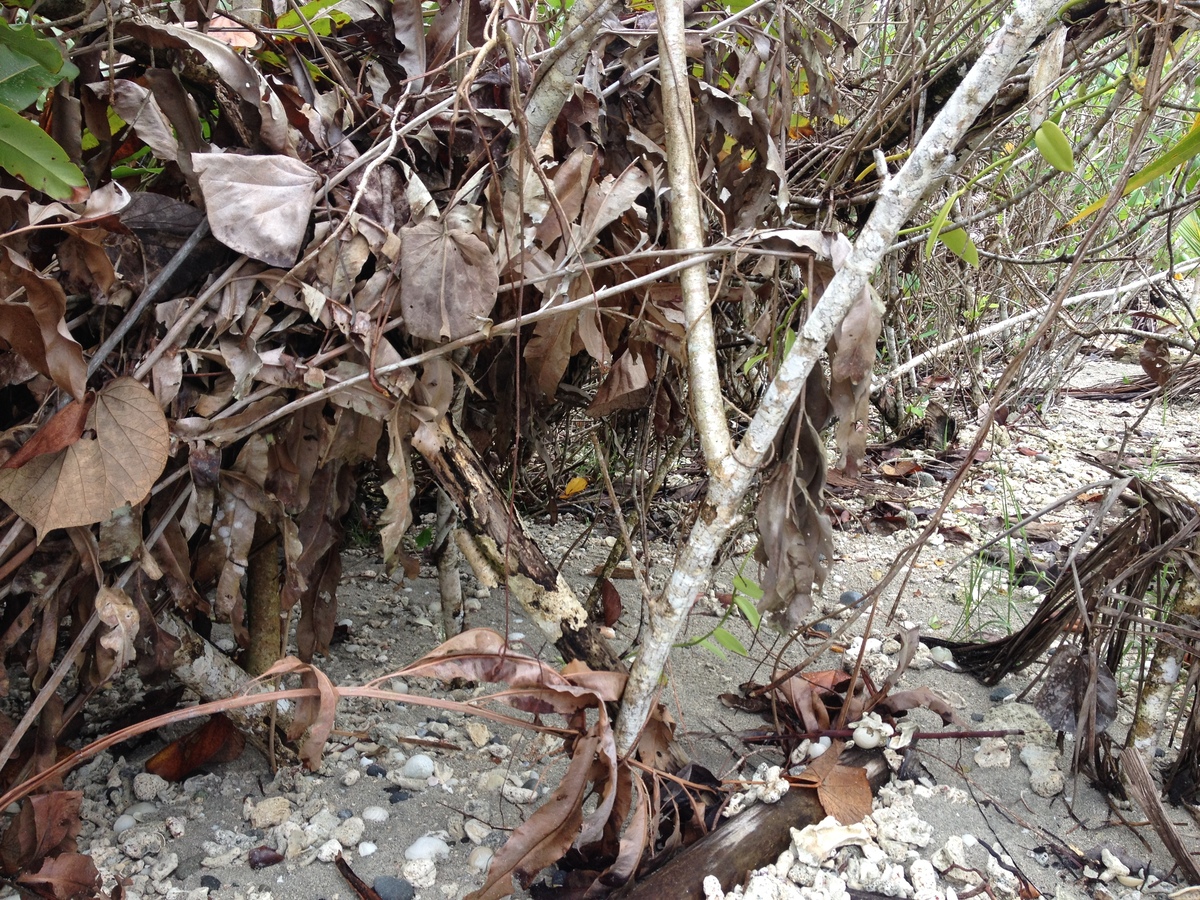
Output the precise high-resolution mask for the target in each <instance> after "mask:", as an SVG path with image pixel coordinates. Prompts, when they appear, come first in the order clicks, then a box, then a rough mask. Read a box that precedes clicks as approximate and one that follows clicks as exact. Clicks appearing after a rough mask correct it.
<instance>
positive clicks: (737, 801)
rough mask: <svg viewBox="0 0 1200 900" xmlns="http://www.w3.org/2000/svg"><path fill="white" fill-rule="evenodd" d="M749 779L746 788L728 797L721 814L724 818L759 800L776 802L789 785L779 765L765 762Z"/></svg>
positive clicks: (734, 814)
mask: <svg viewBox="0 0 1200 900" xmlns="http://www.w3.org/2000/svg"><path fill="white" fill-rule="evenodd" d="M751 781H752V783H751V784H750V785H749V786H748V787H747V788H746V790H744V791H739V792H738V793H736V794H734V795H733V796H732V797H730V798H729V802H728V803H727V804H726V805H725V809H724V810H723V811H722V813H721V815H723V816H725V817H726V818H729V817H731V816H736V815H737V814H738V813H740V812H741V811H742V810H744V809H746V808H747V807H750V806H753V805H754V804H755V803H757V802H758V801H759V800H761V801H762V802H763V803H778V802H779V800H780V799H781V798H782V797H783V795H784V794H786V793H787V792H788V788H789V787H791V785H789V784H788V781H787V779H786V778H784V777H783V769H781V768H780V767H779V766H768V765H767V764H766V763H763V764H762V765H760V766H759V767H758V768H757V769H755V770H754V777H753V779H751Z"/></svg>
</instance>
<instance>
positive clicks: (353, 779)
mask: <svg viewBox="0 0 1200 900" xmlns="http://www.w3.org/2000/svg"><path fill="white" fill-rule="evenodd" d="M361 777H362V773H361V772H359V771H358V769H351V770H350V771H349V772H347V773H346V774H345V775H343V776H342V784H343V785H345V786H346V787H354V785H356V784H358V779H359V778H361Z"/></svg>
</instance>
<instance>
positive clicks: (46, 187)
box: [0, 106, 89, 202]
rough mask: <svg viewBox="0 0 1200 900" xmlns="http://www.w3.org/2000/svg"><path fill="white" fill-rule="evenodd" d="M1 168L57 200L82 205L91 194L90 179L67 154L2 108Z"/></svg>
mask: <svg viewBox="0 0 1200 900" xmlns="http://www.w3.org/2000/svg"><path fill="white" fill-rule="evenodd" d="M0 168H2V169H4V170H5V171H7V172H11V173H12V174H13V175H16V176H17V177H18V178H20V179H21V180H22V181H24V182H25V183H26V184H27V185H29V186H30V187H31V188H34V189H36V190H39V191H44V192H45V193H47V194H49V195H50V196H51V197H54V198H55V199H56V200H69V201H72V202H79V201H82V200H84V199H85V198H86V197H87V195H88V193H89V191H88V186H87V179H86V178H84V177H83V173H82V172H80V171H79V168H78V167H77V166H76V165H75V164H74V163H72V162H71V160H70V159H69V158H68V157H67V151H65V150H64V149H63V148H62V147H60V146H58V144H57V143H55V141H54V139H53V138H52V137H50V135H48V134H46V132H44V131H42V129H40V128H38V126H37V125H35V124H34V123H33V122H30V121H29V120H28V119H26V118H24V117H23V116H22V115H21V114H20V113H18V112H16V111H15V110H12V109H10V108H9V107H7V106H0Z"/></svg>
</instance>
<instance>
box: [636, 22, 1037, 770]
mask: <svg viewBox="0 0 1200 900" xmlns="http://www.w3.org/2000/svg"><path fill="white" fill-rule="evenodd" d="M1060 5H1061V4H1060V3H1059V2H1058V0H1019V2H1018V3H1017V4H1016V7H1015V9H1014V10H1013V13H1012V14H1011V15H1010V16H1009V17H1008V19H1007V20H1006V21H1005V23H1004V24H1003V25H1002V26H1001V28H1000V29H999V30H998V31H997V32H996V34H995V36H994V37H993V38H992V40H991V41H990V42H989V44H988V46H987V49H985V50H984V52H983V54H982V55H981V56H980V57H979V60H978V61H977V62H976V63H975V65H974V66H973V67H972V68H971V71H970V72H968V73H967V75H966V77H964V78H963V80H962V82H961V83H960V84H959V86H958V89H957V90H956V91H955V92H954V95H953V96H952V97H951V98H950V101H949V102H948V103H947V104H946V106H945V107H944V108H943V109H942V111H941V112H940V113H939V114H938V117H937V119H935V120H934V122H933V123H932V125H931V126H930V128H929V130H928V131H927V132H926V133H925V136H924V137H923V138H922V139H921V141H920V143H918V144H917V146H916V147H915V148H914V150H913V153H912V155H911V156H910V157H909V159H908V161H907V162H906V163H905V164H904V166H903V168H901V170H900V171H899V172H898V173H897V174H896V175H895V176H893V177H891V178H888V179H887V180H886V181H885V183H884V185H883V187H882V189H881V190H880V193H879V199H878V201H877V202H876V204H875V209H874V210H873V212H872V213H871V217H870V218H869V219H868V221H867V224H866V227H865V228H864V229H863V231H862V233H861V234H860V235H859V238H858V240H857V241H856V242H855V245H854V250H853V251H852V252H851V254H850V256H849V258H847V260H846V262H845V264H844V265H843V266H842V268H841V269H840V270H839V271H838V273H837V274H836V275H835V276H834V278H833V280H832V281H831V282H830V283H829V286H828V287H827V288H826V289H825V292H824V294H823V295H822V296H821V299H820V301H819V302H818V303H817V305H816V306H815V307H814V309H813V311H812V314H811V315H810V316H809V317H808V319H807V321H806V322H805V323H804V326H803V328H802V329H801V331H800V334H799V335H798V336H797V338H796V341H795V343H794V344H793V346H792V350H791V352H790V353H789V354H788V355H787V356H786V357H785V358H784V360H783V362H782V364H781V365H780V367H779V371H778V372H777V373H776V375H775V378H774V380H773V381H772V383H771V385H770V386H769V387H768V389H767V392H766V394H765V395H764V397H763V401H762V403H761V404H760V406H759V408H758V410H757V411H756V412H755V414H754V417H753V419H752V420H751V422H750V425H749V427H748V428H747V430H746V436H745V438H744V439H743V440H742V442H741V444H740V445H739V446H738V447H737V449H736V450H731V449H730V443H729V430H728V426H727V424H726V420H725V414H724V405H723V402H722V400H721V396H720V388H719V378H718V372H717V361H716V355H715V352H714V349H713V345H712V322H711V318H710V316H709V312H708V304H709V301H710V298H709V296H708V281H707V278H706V277H705V271H704V266H703V264H697V265H696V266H694V267H692V268H691V269H688V270H685V272H684V273H683V275H682V276H681V279H680V281H681V287H682V291H683V297H684V310H685V315H686V317H687V327H688V379H689V385H690V391H691V406H692V415H693V418H694V421H695V422H696V427H697V430H698V431H699V432H700V435H701V443H702V446H703V448H704V453H705V462H706V465H707V467H708V471H709V489H708V496H707V497H706V498H705V500H704V503H703V505H702V506H701V509H700V515H699V516H698V517H697V518H696V523H695V525H694V526H693V527H692V531H691V534H690V535H689V537H688V540H687V541H685V542H684V544H683V547H682V548H681V551H680V555H679V558H678V559H677V561H676V564H675V569H674V571H673V572H672V574H671V578H670V581H669V582H668V584H667V587H666V588H665V590H664V592H663V593H662V595H661V596H659V597H657V598H655V599H654V601H653V602H652V603H651V604H650V606H649V610H648V628H647V629H646V632H645V634H644V635H643V642H642V646H641V648H640V651H639V653H638V656H637V659H636V661H635V662H634V665H633V669H632V671H631V672H630V676H629V682H628V685H627V687H626V689H625V695H624V697H623V698H622V703H621V711H620V715H619V717H618V721H617V750H618V752H619V753H621V754H622V755H625V754H627V753H628V752H629V751H630V749H631V748H632V747H633V745H634V743H635V741H636V740H637V737H638V734H639V733H640V732H641V729H642V726H643V725H644V724H645V722H646V718H647V716H648V715H649V713H650V710H651V708H652V706H653V704H654V699H655V695H656V692H657V690H658V684H659V679H660V678H661V676H662V671H663V667H664V665H665V664H666V661H667V657H668V655H669V654H670V651H671V647H672V646H673V645H674V643H675V641H676V639H677V638H678V636H679V633H680V631H681V630H682V628H683V625H684V622H685V621H686V619H687V614H688V611H689V610H690V609H691V607H692V604H693V602H694V601H695V598H696V597H697V596H698V595H699V594H700V593H701V592H702V591H703V590H704V589H705V588H706V587H707V586H708V581H709V578H710V575H711V569H712V563H713V559H714V558H715V556H716V553H717V550H718V549H719V548H720V546H721V543H722V542H723V541H724V540H725V537H726V536H727V535H728V534H729V531H730V529H731V528H732V527H733V526H734V525H735V524H736V521H737V516H738V510H739V508H740V506H741V504H742V500H743V498H744V497H745V495H746V491H747V490H748V489H749V487H750V485H751V483H752V481H753V480H754V477H755V475H756V474H757V472H758V469H759V467H760V466H761V465H762V463H763V461H764V460H765V459H766V455H767V451H768V449H769V448H770V447H771V445H772V444H773V442H774V440H775V437H776V435H777V434H778V433H779V430H780V428H781V427H782V426H783V423H784V421H785V420H786V418H787V416H788V414H789V412H790V411H791V409H792V407H793V405H794V404H795V402H796V400H797V399H798V398H799V396H800V392H801V390H802V389H803V387H804V383H805V381H806V379H807V378H808V374H809V372H811V371H812V368H813V366H814V365H815V364H816V362H817V360H818V359H820V356H821V353H822V352H823V351H824V349H825V346H826V345H827V344H828V343H829V339H830V337H831V336H832V335H833V332H834V329H836V328H837V326H838V325H839V324H840V323H841V321H842V319H844V318H845V316H846V313H847V312H848V311H849V309H850V307H851V305H852V304H853V303H854V302H855V300H856V299H857V298H858V297H859V294H860V293H861V292H862V290H863V289H864V288H865V287H866V286H867V283H868V281H869V280H870V278H871V276H872V275H874V273H875V269H876V267H877V266H878V265H879V263H880V261H881V260H882V259H883V256H884V254H885V253H886V252H887V250H888V248H889V247H891V245H892V244H893V243H894V242H895V239H896V235H897V233H898V232H899V230H900V228H901V227H903V225H904V224H905V223H906V222H907V221H908V219H909V217H910V216H911V215H912V214H913V211H914V210H915V209H916V207H917V205H918V204H919V203H920V202H921V200H922V198H923V197H924V196H925V194H926V193H927V192H928V191H929V190H930V189H931V188H932V187H933V186H934V185H935V184H936V183H937V182H939V181H940V180H941V178H942V177H944V175H945V174H946V172H947V171H948V169H949V167H950V166H951V165H952V164H953V162H954V155H953V154H954V148H955V147H956V146H957V145H958V142H959V141H960V140H961V139H962V137H963V135H965V134H966V132H967V129H968V128H969V127H970V126H971V125H972V124H973V123H974V121H975V119H976V117H977V116H978V115H979V113H980V112H982V111H983V109H984V107H985V106H986V105H987V104H988V103H989V102H990V101H991V99H992V97H993V96H994V95H995V93H996V91H997V89H998V88H999V87H1000V85H1001V84H1002V83H1003V81H1004V79H1005V78H1007V76H1008V74H1009V72H1010V71H1011V70H1012V68H1013V66H1014V65H1015V64H1016V63H1017V61H1018V60H1019V59H1020V58H1021V57H1022V55H1024V53H1025V52H1026V51H1027V50H1028V49H1029V47H1030V46H1031V45H1032V43H1033V41H1034V40H1035V39H1036V38H1037V37H1038V35H1040V34H1041V32H1042V31H1043V29H1044V28H1045V27H1046V24H1047V23H1048V21H1049V19H1050V17H1051V16H1052V15H1053V14H1054V13H1055V12H1056V11H1057V10H1058V9H1059V7H1060ZM658 14H659V20H658V21H659V58H660V70H661V75H662V85H663V113H664V118H665V120H666V129H667V168H668V177H669V181H670V185H671V207H672V219H671V237H672V242H673V244H674V246H675V247H677V248H679V249H683V250H700V249H701V248H702V247H703V242H704V235H703V225H702V222H703V219H701V218H700V217H699V215H700V210H701V206H700V202H699V189H698V185H697V184H696V181H695V175H694V172H695V160H694V158H693V152H694V149H693V146H692V144H691V138H690V136H691V134H692V132H693V128H694V126H693V119H692V104H691V100H690V93H689V91H688V87H687V85H688V82H687V72H688V65H687V59H686V53H685V49H684V37H685V35H684V23H683V4H682V2H681V0H663V2H660V3H659V5H658ZM673 101H674V102H673ZM880 163H881V164H882V161H880ZM882 171H886V170H882ZM686 217H691V218H686ZM685 218H686V220H685Z"/></svg>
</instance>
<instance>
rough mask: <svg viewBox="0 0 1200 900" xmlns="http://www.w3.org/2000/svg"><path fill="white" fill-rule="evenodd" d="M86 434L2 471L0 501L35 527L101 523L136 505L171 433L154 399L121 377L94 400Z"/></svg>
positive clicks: (159, 467) (157, 470) (159, 466)
mask: <svg viewBox="0 0 1200 900" xmlns="http://www.w3.org/2000/svg"><path fill="white" fill-rule="evenodd" d="M86 428H87V430H88V431H91V432H94V434H95V437H91V436H84V437H82V438H80V439H79V440H78V441H76V442H75V443H74V444H72V445H71V446H69V447H67V448H66V449H65V450H60V451H59V452H57V453H45V454H42V455H41V456H37V457H35V458H33V459H31V460H30V461H29V462H28V463H26V464H25V465H24V466H22V467H21V468H19V469H4V470H3V471H0V500H3V501H4V502H5V503H7V504H8V505H9V506H11V507H12V508H13V511H14V512H16V513H17V514H18V515H19V516H20V517H21V518H23V519H24V520H25V521H26V522H28V523H29V524H30V525H32V526H33V527H34V528H35V529H37V534H38V540H39V541H40V540H42V538H44V537H45V536H46V532H48V531H52V530H53V529H55V528H69V527H71V526H72V525H92V524H94V523H96V522H103V521H104V520H105V519H107V518H108V517H109V516H110V515H112V511H113V510H114V509H116V508H117V507H118V506H122V505H123V504H126V503H128V504H130V505H135V504H137V503H140V502H141V501H142V500H143V499H144V498H145V496H146V495H147V494H148V493H149V492H150V488H152V487H153V486H154V482H155V481H156V480H157V479H158V476H159V475H161V474H162V471H163V469H164V468H165V467H166V465H167V451H168V449H169V447H170V435H169V433H168V431H167V420H166V418H165V417H164V416H163V414H162V410H161V409H159V407H158V401H157V400H155V399H154V395H153V394H152V393H150V391H148V390H147V389H146V388H145V387H143V386H142V385H141V384H140V383H139V382H137V381H134V380H133V379H132V378H118V379H117V380H116V381H113V382H111V383H110V384H108V385H107V386H106V387H105V388H104V389H103V390H102V391H100V393H99V394H97V395H96V402H95V404H94V405H93V406H92V409H91V411H90V412H89V413H88V417H87V423H86Z"/></svg>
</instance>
